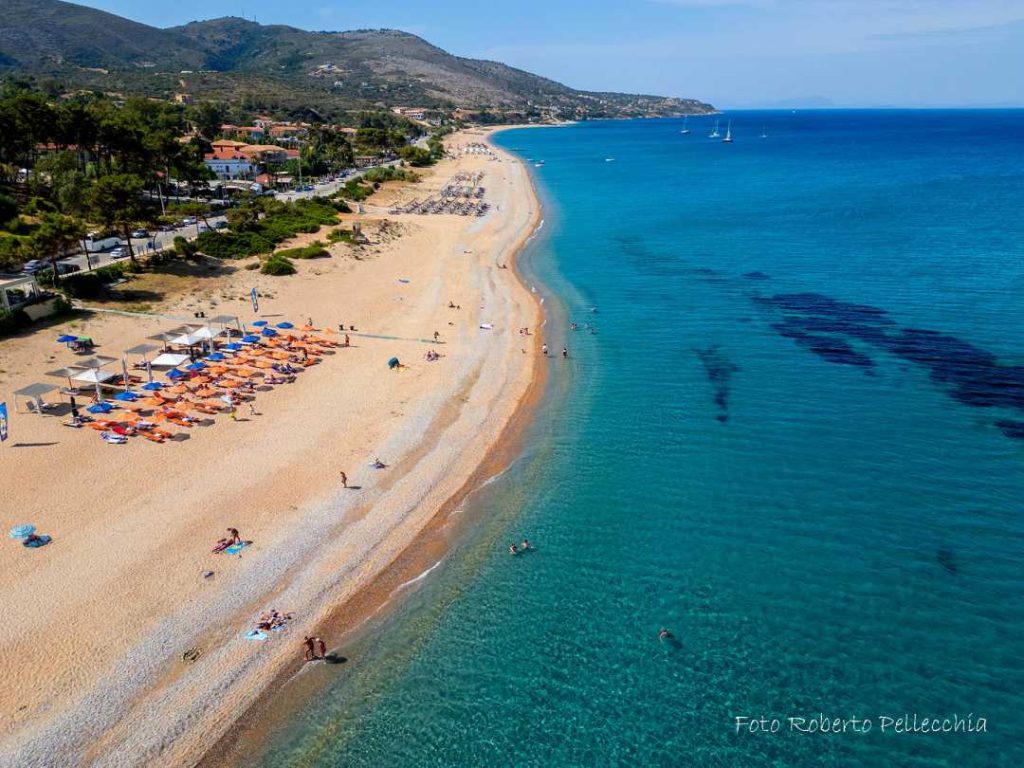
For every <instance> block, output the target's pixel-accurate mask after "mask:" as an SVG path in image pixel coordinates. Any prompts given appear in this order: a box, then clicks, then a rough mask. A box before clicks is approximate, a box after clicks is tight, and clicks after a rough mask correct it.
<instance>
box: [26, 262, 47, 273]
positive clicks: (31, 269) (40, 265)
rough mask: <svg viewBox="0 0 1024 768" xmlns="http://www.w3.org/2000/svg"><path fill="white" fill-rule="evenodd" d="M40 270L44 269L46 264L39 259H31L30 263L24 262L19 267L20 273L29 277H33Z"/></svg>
mask: <svg viewBox="0 0 1024 768" xmlns="http://www.w3.org/2000/svg"><path fill="white" fill-rule="evenodd" d="M41 269H46V263H45V262H42V261H40V260H39V259H32V261H26V262H25V263H24V264H23V265H22V267H21V271H22V272H25V273H26V274H29V275H34V274H35V273H36V272H38V271H39V270H41Z"/></svg>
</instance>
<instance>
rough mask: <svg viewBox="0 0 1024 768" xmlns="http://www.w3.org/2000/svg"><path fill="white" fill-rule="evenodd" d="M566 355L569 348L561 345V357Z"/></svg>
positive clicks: (563, 357) (567, 355)
mask: <svg viewBox="0 0 1024 768" xmlns="http://www.w3.org/2000/svg"><path fill="white" fill-rule="evenodd" d="M567 357H569V348H568V347H562V359H563V360H564V359H565V358H567Z"/></svg>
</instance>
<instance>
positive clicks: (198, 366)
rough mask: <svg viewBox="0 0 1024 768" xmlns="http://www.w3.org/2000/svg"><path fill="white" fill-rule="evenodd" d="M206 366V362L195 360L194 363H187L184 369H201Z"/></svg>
mask: <svg viewBox="0 0 1024 768" xmlns="http://www.w3.org/2000/svg"><path fill="white" fill-rule="evenodd" d="M205 367H206V363H204V362H202V361H201V360H196V361H195V362H194V363H189V364H188V365H186V366H185V370H186V371H201V370H203V368H205Z"/></svg>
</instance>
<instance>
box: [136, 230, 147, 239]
mask: <svg viewBox="0 0 1024 768" xmlns="http://www.w3.org/2000/svg"><path fill="white" fill-rule="evenodd" d="M132 237H135V238H138V239H139V240H145V239H146V238H148V237H149V232H147V231H146V230H144V229H136V230H135V231H134V232H132Z"/></svg>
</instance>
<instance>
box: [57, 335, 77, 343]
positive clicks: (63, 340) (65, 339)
mask: <svg viewBox="0 0 1024 768" xmlns="http://www.w3.org/2000/svg"><path fill="white" fill-rule="evenodd" d="M57 341H58V342H59V343H61V344H68V343H70V342H72V341H78V337H77V336H72V335H70V334H67V333H65V334H64V335H63V336H58V337H57Z"/></svg>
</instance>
